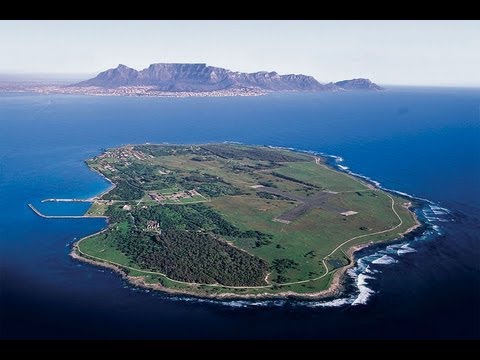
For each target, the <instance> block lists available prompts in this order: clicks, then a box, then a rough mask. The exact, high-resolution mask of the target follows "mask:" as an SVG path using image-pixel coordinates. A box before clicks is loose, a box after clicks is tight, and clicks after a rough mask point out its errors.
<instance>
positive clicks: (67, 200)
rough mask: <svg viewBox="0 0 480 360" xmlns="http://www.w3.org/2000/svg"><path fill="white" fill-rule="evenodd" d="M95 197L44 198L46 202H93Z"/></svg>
mask: <svg viewBox="0 0 480 360" xmlns="http://www.w3.org/2000/svg"><path fill="white" fill-rule="evenodd" d="M92 201H93V199H43V200H42V203H44V202H92Z"/></svg>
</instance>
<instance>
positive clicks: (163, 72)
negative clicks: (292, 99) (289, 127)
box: [72, 63, 383, 92]
mask: <svg viewBox="0 0 480 360" xmlns="http://www.w3.org/2000/svg"><path fill="white" fill-rule="evenodd" d="M72 86H75V87H90V86H94V87H100V88H106V89H114V88H119V87H131V86H149V87H153V88H155V90H157V91H169V92H183V91H189V92H208V91H218V90H230V89H239V88H252V89H260V90H264V91H288V90H290V91H336V90H337V91H338V90H383V88H382V87H380V86H378V85H377V84H375V83H373V82H371V81H370V80H369V79H352V80H343V81H339V82H336V83H328V84H321V83H320V82H318V81H317V80H316V79H315V78H313V77H312V76H308V75H302V74H298V75H296V74H289V75H279V74H278V73H277V72H275V71H272V72H267V71H259V72H255V73H243V72H237V71H230V70H227V69H223V68H219V67H214V66H207V65H206V64H172V63H159V64H151V65H150V66H149V67H148V68H146V69H143V70H140V71H138V70H135V69H132V68H130V67H128V66H125V65H121V64H120V65H118V66H117V67H116V68H113V69H109V70H106V71H103V72H101V73H99V74H98V75H97V76H96V77H94V78H92V79H89V80H86V81H82V82H79V83H76V84H73V85H72Z"/></svg>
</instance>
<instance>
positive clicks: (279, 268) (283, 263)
mask: <svg viewBox="0 0 480 360" xmlns="http://www.w3.org/2000/svg"><path fill="white" fill-rule="evenodd" d="M272 267H273V268H274V269H275V271H276V272H277V273H278V274H284V273H286V272H287V271H288V270H289V269H297V268H298V263H297V262H296V261H294V260H292V259H275V260H273V262H272Z"/></svg>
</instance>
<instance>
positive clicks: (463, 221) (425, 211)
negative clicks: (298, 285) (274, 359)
mask: <svg viewBox="0 0 480 360" xmlns="http://www.w3.org/2000/svg"><path fill="white" fill-rule="evenodd" d="M222 141H235V142H241V143H246V144H260V145H270V146H283V147H288V148H293V149H297V150H302V151H313V152H318V153H322V154H325V155H331V156H330V157H329V159H330V163H331V165H332V166H335V167H337V168H339V169H343V170H344V171H351V172H353V173H356V174H358V175H361V176H365V177H368V178H369V179H370V180H371V181H375V182H378V183H379V184H380V186H382V187H384V188H386V189H390V190H395V191H399V192H402V193H404V194H407V195H408V196H413V197H415V198H421V199H424V200H422V201H421V204H422V205H421V207H419V208H418V209H417V214H418V216H419V217H420V219H421V220H422V222H423V223H424V224H425V229H424V231H423V232H422V233H419V234H416V236H410V237H408V238H406V239H403V240H402V241H400V242H396V243H394V244H384V245H380V246H376V247H374V248H369V249H365V250H362V251H361V252H360V253H358V255H357V259H358V261H357V265H356V266H355V268H354V269H353V270H352V271H350V272H349V275H348V276H347V279H348V280H347V289H346V291H345V294H344V295H343V296H341V297H340V298H338V299H334V300H331V299H330V300H324V301H305V300H303V301H300V300H267V301H258V300H256V301H246V300H243V301H236V300H228V301H216V300H206V299H198V298H195V297H188V296H173V295H168V294H163V293H159V292H154V291H148V290H145V289H140V288H135V287H133V286H131V285H129V284H128V283H127V282H126V281H125V280H123V279H122V278H121V277H120V276H118V275H117V274H115V273H112V272H111V271H109V270H107V269H102V268H98V267H95V266H92V265H89V264H86V263H81V262H78V261H75V260H73V259H72V258H70V257H69V256H68V253H69V252H70V249H71V245H72V243H73V242H75V241H76V240H78V239H79V238H81V237H83V236H86V235H88V234H91V233H93V232H95V231H98V230H100V229H101V228H103V227H104V226H105V221H104V220H102V219H80V220H78V219H75V220H72V219H61V220H53V219H42V218H40V217H38V216H36V215H35V214H34V213H33V212H32V211H31V210H30V209H29V208H28V207H27V204H28V203H32V204H34V205H35V206H38V207H39V208H40V207H41V208H42V211H45V212H46V213H48V214H72V215H74V214H79V213H82V212H83V211H84V210H85V208H86V206H88V205H86V204H81V203H80V204H65V203H63V204H47V203H43V204H42V203H41V202H40V201H41V200H42V199H45V198H88V197H91V196H94V195H96V194H98V193H99V192H101V191H103V190H105V189H106V188H107V187H108V186H109V184H108V183H107V182H106V180H104V179H103V178H102V177H101V176H99V175H98V174H96V173H94V172H92V171H90V170H89V169H88V168H87V166H86V165H85V163H84V160H85V159H87V158H90V157H92V156H95V155H97V154H99V153H100V152H101V151H102V149H105V148H108V147H113V146H119V145H122V144H127V143H131V144H132V143H145V142H150V143H163V142H167V143H205V142H222ZM0 209H1V210H0V214H1V216H0V337H1V338H4V339H12V338H29V339H50V338H61V339H76V338H86V339H119V338H133V339H178V338H180V339H194V338H201V339H236V338H239V339H287V338H292V339H337V338H340V339H367V338H368V339H370V338H388V339H389V338H407V339H412V338H413V339H418V338H421V339H425V338H427V339H445V338H460V339H464V338H475V339H478V338H479V337H480V308H479V307H480V235H479V234H480V229H479V227H480V226H479V225H480V89H462V88H401V87H398V88H391V89H389V90H388V91H384V92H375V93H368V92H343V93H317V94H274V95H268V96H263V97H244V98H240V97H235V98H182V99H166V98H125V97H90V96H74V95H36V94H20V93H18V94H13V93H3V94H0Z"/></svg>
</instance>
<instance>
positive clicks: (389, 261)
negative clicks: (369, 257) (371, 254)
mask: <svg viewBox="0 0 480 360" xmlns="http://www.w3.org/2000/svg"><path fill="white" fill-rule="evenodd" d="M396 262H397V260H395V259H394V258H392V257H391V256H388V255H383V256H382V257H380V258H378V259H376V260H373V261H372V264H382V265H389V264H395V263H396Z"/></svg>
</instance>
